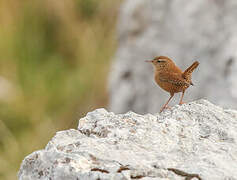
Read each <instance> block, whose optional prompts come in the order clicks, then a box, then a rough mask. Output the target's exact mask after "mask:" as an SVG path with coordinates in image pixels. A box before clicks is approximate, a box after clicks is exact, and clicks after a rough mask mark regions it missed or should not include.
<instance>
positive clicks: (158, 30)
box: [109, 0, 237, 113]
mask: <svg viewBox="0 0 237 180" xmlns="http://www.w3.org/2000/svg"><path fill="white" fill-rule="evenodd" d="M236 9H237V1H236V0H228V1H225V0H192V1H187V0H172V1H170V0H126V1H124V4H123V6H122V7H121V12H120V17H119V22H118V40H119V43H118V50H117V53H116V55H115V58H114V63H113V66H112V68H111V74H110V79H109V90H110V110H111V111H113V112H115V113H124V112H127V111H128V110H133V111H135V112H137V113H147V112H157V111H158V110H159V109H160V107H161V105H162V104H164V103H165V101H167V100H168V97H169V93H167V92H164V91H163V90H161V89H160V88H159V87H157V85H156V84H155V82H154V80H153V69H152V66H151V65H149V64H148V63H145V62H144V60H147V59H151V58H153V57H155V56H158V55H166V56H169V57H170V58H172V59H173V60H174V61H175V62H176V64H177V65H178V66H179V67H180V68H181V69H182V70H185V69H186V68H187V67H188V66H190V65H191V64H192V62H193V61H195V60H198V61H199V62H200V66H199V67H198V69H197V70H195V71H194V73H193V82H194V84H195V86H194V87H190V88H189V89H188V90H187V92H186V95H185V97H184V98H185V100H186V101H192V100H195V99H200V98H208V99H210V100H211V101H213V102H216V103H217V104H218V105H221V106H222V107H231V108H235V109H237V90H236V89H237V80H236V79H237V23H236V19H237V10H236ZM175 99H176V102H177V101H178V99H179V98H175ZM151 102H152V103H151Z"/></svg>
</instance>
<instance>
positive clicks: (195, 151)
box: [18, 100, 237, 180]
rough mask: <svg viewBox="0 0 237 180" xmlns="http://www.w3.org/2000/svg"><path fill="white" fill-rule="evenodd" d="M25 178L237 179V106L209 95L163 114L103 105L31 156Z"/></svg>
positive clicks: (24, 165)
mask: <svg viewBox="0 0 237 180" xmlns="http://www.w3.org/2000/svg"><path fill="white" fill-rule="evenodd" d="M18 177H19V180H31V179H41V180H43V179H44V180H45V179H47V180H49V179H51V180H65V179H67V180H79V179H80V180H88V179H90V180H98V179H100V180H113V179H114V180H131V179H141V180H155V179H158V180H159V179H160V180H171V179H172V180H184V179H185V180H188V179H199V180H234V179H237V111H235V110H229V109H223V108H220V107H218V106H215V105H213V104H211V103H210V102H208V101H206V100H199V101H196V102H192V103H188V104H185V105H182V106H179V105H177V106H175V107H173V108H172V109H171V110H166V111H164V112H163V113H161V114H155V115H152V114H146V115H139V114H135V113H133V112H128V113H126V114H118V115H115V114H114V113H112V112H107V111H106V110H105V109H97V110H95V111H93V112H90V113H88V114H87V116H86V117H84V118H82V119H80V120H79V125H78V130H74V129H71V130H66V131H61V132H58V133H57V134H56V135H55V137H53V139H52V140H51V141H50V142H49V143H48V145H47V146H46V148H45V149H43V150H40V151H36V152H33V153H32V154H30V155H29V156H27V157H26V158H25V159H24V160H23V162H22V164H21V168H20V171H19V174H18Z"/></svg>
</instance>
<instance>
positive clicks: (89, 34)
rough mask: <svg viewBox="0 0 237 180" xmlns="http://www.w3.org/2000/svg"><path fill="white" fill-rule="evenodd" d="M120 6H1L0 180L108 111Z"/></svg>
mask: <svg viewBox="0 0 237 180" xmlns="http://www.w3.org/2000/svg"><path fill="white" fill-rule="evenodd" d="M119 4H120V0H113V1H111V0H100V1H98V0H60V1H57V0H41V1H31V0H25V1H17V0H9V1H0V164H1V165H0V179H4V180H11V179H16V178H17V176H16V175H17V171H18V169H19V167H20V163H21V161H22V160H23V158H24V157H25V156H26V155H28V154H30V153H31V152H32V151H35V150H38V149H42V148H44V146H45V145H46V144H47V142H48V141H49V140H50V139H51V138H52V136H53V135H54V134H55V133H56V131H59V130H63V129H69V128H76V127H77V124H78V119H79V118H80V117H82V116H84V115H85V114H86V113H87V112H88V111H91V110H93V109H95V108H97V107H104V106H106V105H107V101H108V97H107V90H106V81H107V74H108V71H109V66H110V60H111V58H112V56H113V54H114V51H115V47H116V41H115V23H116V19H117V18H116V17H117V13H118V8H119Z"/></svg>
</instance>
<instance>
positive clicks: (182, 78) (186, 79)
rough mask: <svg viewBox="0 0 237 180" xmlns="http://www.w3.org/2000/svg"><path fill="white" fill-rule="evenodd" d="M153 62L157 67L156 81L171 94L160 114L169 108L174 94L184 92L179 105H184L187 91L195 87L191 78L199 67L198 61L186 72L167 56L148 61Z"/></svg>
mask: <svg viewBox="0 0 237 180" xmlns="http://www.w3.org/2000/svg"><path fill="white" fill-rule="evenodd" d="M146 62H151V63H152V64H153V65H154V67H155V81H156V83H157V84H158V85H159V86H160V87H161V88H162V89H164V90H165V91H167V92H169V93H170V98H169V100H168V101H167V102H166V103H165V104H164V105H163V107H162V108H161V110H160V112H162V111H163V110H164V109H165V108H168V106H167V105H168V103H169V102H170V100H171V99H172V97H173V96H174V93H179V92H182V96H181V99H180V102H179V105H181V104H183V97H184V92H185V90H186V89H187V88H188V87H189V86H190V85H193V83H192V80H191V78H192V77H191V76H192V72H193V70H194V69H196V68H197V67H198V65H199V62H198V61H195V62H194V63H193V64H192V65H191V66H190V67H189V68H187V69H186V70H185V71H184V72H182V70H181V69H180V68H179V67H177V66H176V65H175V63H174V62H173V61H172V60H171V59H170V58H168V57H166V56H158V57H155V58H154V59H153V60H147V61H146Z"/></svg>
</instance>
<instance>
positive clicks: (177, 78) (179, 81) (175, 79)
mask: <svg viewBox="0 0 237 180" xmlns="http://www.w3.org/2000/svg"><path fill="white" fill-rule="evenodd" d="M159 79H160V81H162V82H168V83H172V84H174V85H176V86H189V85H190V83H188V82H187V81H186V80H185V79H184V78H183V77H182V75H181V74H178V73H170V72H169V73H167V72H165V73H160V74H159Z"/></svg>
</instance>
